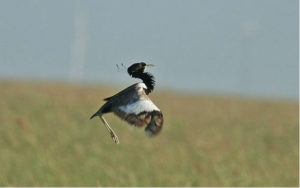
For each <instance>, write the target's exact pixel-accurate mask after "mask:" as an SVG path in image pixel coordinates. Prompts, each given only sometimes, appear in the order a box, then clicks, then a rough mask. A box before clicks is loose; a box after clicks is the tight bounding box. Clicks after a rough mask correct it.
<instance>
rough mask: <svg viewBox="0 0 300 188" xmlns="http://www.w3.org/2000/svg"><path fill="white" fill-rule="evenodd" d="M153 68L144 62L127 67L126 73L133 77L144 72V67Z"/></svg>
mask: <svg viewBox="0 0 300 188" xmlns="http://www.w3.org/2000/svg"><path fill="white" fill-rule="evenodd" d="M153 66H154V65H152V64H146V63H144V62H140V63H134V64H132V65H131V66H130V67H128V69H127V72H128V74H129V75H134V74H137V73H142V72H144V70H145V68H146V67H153Z"/></svg>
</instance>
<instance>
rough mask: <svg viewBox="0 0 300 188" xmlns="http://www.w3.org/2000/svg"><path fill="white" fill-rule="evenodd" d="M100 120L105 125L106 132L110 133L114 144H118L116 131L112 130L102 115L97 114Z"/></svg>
mask: <svg viewBox="0 0 300 188" xmlns="http://www.w3.org/2000/svg"><path fill="white" fill-rule="evenodd" d="M99 117H100V118H101V120H102V122H103V123H104V125H105V127H106V128H107V130H108V132H109V133H110V136H111V138H112V139H113V141H114V142H115V143H116V144H119V143H120V142H119V139H118V136H117V135H116V133H115V132H114V131H113V130H112V128H111V127H110V126H109V124H108V123H107V121H106V120H105V119H104V117H103V116H99Z"/></svg>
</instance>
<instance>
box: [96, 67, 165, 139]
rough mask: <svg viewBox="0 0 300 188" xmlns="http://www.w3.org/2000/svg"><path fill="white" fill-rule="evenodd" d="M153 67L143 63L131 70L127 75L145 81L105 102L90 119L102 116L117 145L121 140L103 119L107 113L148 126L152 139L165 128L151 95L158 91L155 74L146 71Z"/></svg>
mask: <svg viewBox="0 0 300 188" xmlns="http://www.w3.org/2000/svg"><path fill="white" fill-rule="evenodd" d="M153 66H154V65H153V64H146V63H145V62H140V63H134V64H132V65H131V66H130V67H128V69H127V73H128V74H129V75H130V76H131V77H132V78H139V79H141V80H142V82H139V83H135V84H133V85H131V86H129V87H127V88H126V89H124V90H122V91H120V92H119V93H117V94H115V95H113V96H111V97H107V98H105V99H103V100H104V101H106V102H105V103H104V104H103V105H102V107H100V109H99V110H98V111H97V112H96V113H94V114H93V115H92V116H91V117H90V119H93V118H94V117H96V116H99V117H100V119H101V120H102V122H103V123H104V125H105V126H106V128H107V130H108V131H109V133H110V135H111V137H112V139H113V141H114V142H115V143H116V144H119V143H120V142H119V139H118V137H117V135H116V134H115V132H114V131H113V130H112V128H111V127H110V126H109V124H108V123H107V121H106V120H105V118H104V117H103V115H104V114H107V113H114V114H115V115H117V116H118V117H119V118H121V119H122V120H124V121H126V122H127V123H129V124H130V125H133V126H136V127H143V126H144V125H147V126H146V128H145V131H146V133H147V134H148V135H149V136H154V135H157V134H158V133H159V132H160V131H161V129H162V126H163V122H164V118H163V114H162V112H161V110H160V109H159V108H158V107H157V106H156V105H155V104H154V103H153V102H152V101H151V99H150V98H149V96H148V95H149V94H150V93H151V92H152V91H153V90H154V86H155V78H154V76H153V75H152V74H151V73H149V72H144V71H145V69H146V68H148V67H153Z"/></svg>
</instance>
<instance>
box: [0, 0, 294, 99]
mask: <svg viewBox="0 0 300 188" xmlns="http://www.w3.org/2000/svg"><path fill="white" fill-rule="evenodd" d="M298 9H299V5H298V0H288V1H287V0H105V1H104V0H102V1H101V0H82V1H79V0H77V1H75V0H43V1H40V0H26V1H23V0H1V1H0V66H1V68H0V81H1V79H2V80H8V79H20V80H24V79H25V80H26V79H28V80H50V81H57V80H59V81H62V82H68V81H73V82H79V83H81V84H85V83H93V84H106V85H109V84H112V85H114V86H115V87H117V88H120V89H121V88H125V87H127V86H128V85H129V84H131V83H135V82H137V81H138V80H133V79H132V78H130V77H129V76H128V75H126V73H125V70H122V69H121V70H119V71H118V70H117V68H116V66H115V65H116V64H121V63H124V64H125V65H127V66H129V65H131V64H132V63H135V62H140V61H145V62H146V63H151V64H155V65H156V67H155V68H153V69H152V70H150V72H152V73H153V74H154V76H155V77H156V79H157V88H158V89H163V88H166V89H171V90H178V91H185V90H187V91H196V92H198V93H215V94H219V95H222V94H235V95H248V96H254V97H255V96H262V97H266V98H268V97H275V98H288V99H297V98H298V70H299V68H298V53H299V49H298V39H299V37H298V36H299V35H298V29H299V20H298V15H299V14H298V11H299V10H298Z"/></svg>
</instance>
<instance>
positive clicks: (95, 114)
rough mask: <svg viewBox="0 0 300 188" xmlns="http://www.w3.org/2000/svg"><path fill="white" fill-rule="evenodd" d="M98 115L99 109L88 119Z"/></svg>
mask: <svg viewBox="0 0 300 188" xmlns="http://www.w3.org/2000/svg"><path fill="white" fill-rule="evenodd" d="M99 115H100V114H99V111H98V112H96V113H94V115H92V116H91V117H90V119H93V118H94V117H96V116H99Z"/></svg>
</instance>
